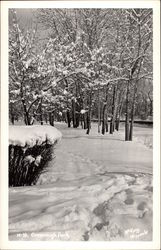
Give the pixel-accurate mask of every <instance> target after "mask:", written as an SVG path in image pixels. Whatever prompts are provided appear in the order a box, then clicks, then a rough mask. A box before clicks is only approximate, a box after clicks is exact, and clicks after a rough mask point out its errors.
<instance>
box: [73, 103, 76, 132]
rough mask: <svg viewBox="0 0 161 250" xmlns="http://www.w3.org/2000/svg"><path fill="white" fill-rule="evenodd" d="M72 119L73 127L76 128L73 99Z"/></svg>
mask: <svg viewBox="0 0 161 250" xmlns="http://www.w3.org/2000/svg"><path fill="white" fill-rule="evenodd" d="M72 120H73V128H76V110H75V100H74V99H73V100H72Z"/></svg>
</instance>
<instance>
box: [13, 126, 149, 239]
mask: <svg viewBox="0 0 161 250" xmlns="http://www.w3.org/2000/svg"><path fill="white" fill-rule="evenodd" d="M56 127H57V128H58V129H60V130H61V132H62V134H63V137H62V141H61V143H60V145H58V146H57V149H56V161H55V164H54V167H52V163H51V165H50V166H49V172H48V173H46V174H43V175H42V176H41V177H40V179H39V180H38V183H37V184H39V185H37V186H32V187H20V188H10V190H9V195H10V198H9V201H10V205H9V238H10V240H92V241H95V240H105V241H106V240H114V241H116V240H152V194H153V187H152V150H151V149H149V148H147V147H146V146H145V145H143V144H141V143H140V142H137V141H134V142H124V138H123V136H122V134H121V133H115V134H114V135H109V134H107V135H106V136H101V135H97V133H96V129H93V130H92V131H91V132H92V133H91V134H90V135H89V136H88V135H85V131H83V130H81V129H72V128H71V129H67V128H66V124H56Z"/></svg>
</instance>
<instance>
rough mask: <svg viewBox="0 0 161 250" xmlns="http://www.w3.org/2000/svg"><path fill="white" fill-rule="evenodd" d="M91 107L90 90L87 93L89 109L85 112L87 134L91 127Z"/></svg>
mask: <svg viewBox="0 0 161 250" xmlns="http://www.w3.org/2000/svg"><path fill="white" fill-rule="evenodd" d="M91 108H92V90H91V91H90V94H89V109H88V114H87V132H86V134H88V135H89V132H90V129H91Z"/></svg>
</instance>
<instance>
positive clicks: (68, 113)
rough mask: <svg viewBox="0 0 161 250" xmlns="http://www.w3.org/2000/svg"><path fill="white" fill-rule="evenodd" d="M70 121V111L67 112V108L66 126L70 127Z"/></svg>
mask: <svg viewBox="0 0 161 250" xmlns="http://www.w3.org/2000/svg"><path fill="white" fill-rule="evenodd" d="M70 123H71V118H70V112H69V109H67V124H68V128H70V127H71V125H70Z"/></svg>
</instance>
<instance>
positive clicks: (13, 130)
mask: <svg viewBox="0 0 161 250" xmlns="http://www.w3.org/2000/svg"><path fill="white" fill-rule="evenodd" d="M61 137H62V134H61V132H60V131H59V130H58V129H56V128H54V127H52V126H47V125H46V126H40V125H35V126H9V145H14V146H16V145H17V146H21V147H24V146H28V147H33V146H34V145H41V144H42V143H43V142H47V143H48V144H54V143H55V142H58V141H60V139H61Z"/></svg>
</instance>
